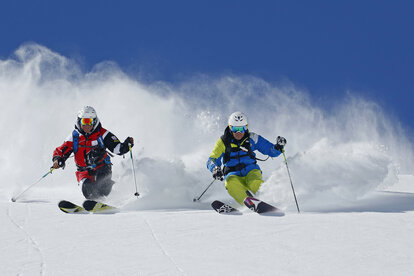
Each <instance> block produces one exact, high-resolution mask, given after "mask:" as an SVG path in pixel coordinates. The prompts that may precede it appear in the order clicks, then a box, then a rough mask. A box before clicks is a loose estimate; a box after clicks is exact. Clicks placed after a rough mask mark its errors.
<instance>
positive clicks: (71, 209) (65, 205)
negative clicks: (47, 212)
mask: <svg viewBox="0 0 414 276" xmlns="http://www.w3.org/2000/svg"><path fill="white" fill-rule="evenodd" d="M58 207H59V209H60V210H61V211H62V212H64V213H67V214H89V212H88V211H86V210H85V209H84V208H82V207H81V206H78V205H76V204H74V203H72V202H70V201H67V200H61V201H60V202H59V203H58Z"/></svg>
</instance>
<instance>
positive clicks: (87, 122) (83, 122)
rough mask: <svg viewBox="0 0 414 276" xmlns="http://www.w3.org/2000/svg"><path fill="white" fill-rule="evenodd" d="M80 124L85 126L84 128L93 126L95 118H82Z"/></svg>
mask: <svg viewBox="0 0 414 276" xmlns="http://www.w3.org/2000/svg"><path fill="white" fill-rule="evenodd" d="M80 123H81V125H83V126H86V125H88V126H91V125H93V123H94V120H93V118H82V119H81V120H80Z"/></svg>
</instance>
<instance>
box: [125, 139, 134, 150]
mask: <svg viewBox="0 0 414 276" xmlns="http://www.w3.org/2000/svg"><path fill="white" fill-rule="evenodd" d="M123 144H124V145H126V146H128V148H129V145H131V148H132V147H133V146H134V138H132V137H127V138H126V139H125V141H124V143H123Z"/></svg>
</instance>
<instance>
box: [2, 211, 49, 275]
mask: <svg viewBox="0 0 414 276" xmlns="http://www.w3.org/2000/svg"><path fill="white" fill-rule="evenodd" d="M26 210H27V216H25V222H24V224H26V221H27V218H28V217H30V207H29V206H28V205H26ZM7 216H8V217H9V219H10V221H11V223H12V224H13V225H14V226H15V227H16V228H17V229H19V230H20V231H21V232H23V233H24V234H25V236H26V240H27V241H28V243H29V244H30V246H32V247H33V248H34V250H35V251H36V252H37V253H38V254H39V257H40V265H39V266H40V268H39V269H40V271H39V275H44V271H45V262H44V258H43V254H42V251H41V250H40V247H39V244H38V243H37V242H36V241H35V240H34V239H33V237H32V236H31V235H30V234H29V232H28V231H26V229H24V227H23V225H20V224H18V223H17V222H16V221H15V220H14V219H13V217H12V214H11V211H10V206H8V207H7ZM18 275H22V273H19V274H18Z"/></svg>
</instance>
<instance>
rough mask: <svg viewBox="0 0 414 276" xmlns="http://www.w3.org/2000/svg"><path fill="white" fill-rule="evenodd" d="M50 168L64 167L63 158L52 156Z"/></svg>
mask: <svg viewBox="0 0 414 276" xmlns="http://www.w3.org/2000/svg"><path fill="white" fill-rule="evenodd" d="M52 168H55V169H58V168H62V169H64V168H65V159H64V158H63V157H61V156H55V157H54V158H53V166H52Z"/></svg>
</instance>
